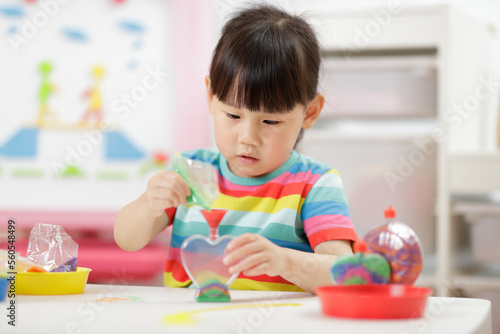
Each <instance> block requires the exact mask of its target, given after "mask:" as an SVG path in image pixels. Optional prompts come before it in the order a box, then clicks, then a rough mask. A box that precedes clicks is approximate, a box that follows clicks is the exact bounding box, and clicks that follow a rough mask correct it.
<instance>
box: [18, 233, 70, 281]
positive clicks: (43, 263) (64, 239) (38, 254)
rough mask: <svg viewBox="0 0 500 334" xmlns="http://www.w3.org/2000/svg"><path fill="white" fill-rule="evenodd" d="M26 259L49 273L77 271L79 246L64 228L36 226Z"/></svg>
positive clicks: (31, 236) (31, 235)
mask: <svg viewBox="0 0 500 334" xmlns="http://www.w3.org/2000/svg"><path fill="white" fill-rule="evenodd" d="M26 257H27V258H28V259H30V260H31V261H33V262H34V263H36V264H37V265H39V266H40V267H42V268H43V269H45V270H47V271H52V272H66V271H76V262H77V259H78V244H77V243H76V242H75V241H74V240H73V239H72V238H71V237H70V236H69V235H68V234H67V233H66V232H65V231H64V229H63V228H62V226H59V225H51V224H36V225H35V226H34V227H33V229H32V230H31V234H30V239H29V243H28V251H27V252H26Z"/></svg>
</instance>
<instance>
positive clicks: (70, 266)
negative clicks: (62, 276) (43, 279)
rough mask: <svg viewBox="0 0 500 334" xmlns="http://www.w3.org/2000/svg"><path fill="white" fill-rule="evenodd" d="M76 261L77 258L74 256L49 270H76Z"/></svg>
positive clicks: (55, 271)
mask: <svg viewBox="0 0 500 334" xmlns="http://www.w3.org/2000/svg"><path fill="white" fill-rule="evenodd" d="M76 261H77V258H76V257H74V258H72V259H71V260H68V261H66V262H64V263H63V264H61V265H60V266H59V267H57V268H55V269H52V270H51V271H50V272H54V273H57V272H68V271H76Z"/></svg>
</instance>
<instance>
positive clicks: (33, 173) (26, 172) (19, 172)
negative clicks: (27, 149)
mask: <svg viewBox="0 0 500 334" xmlns="http://www.w3.org/2000/svg"><path fill="white" fill-rule="evenodd" d="M12 176H14V177H35V178H41V177H43V169H25V168H16V169H14V170H12Z"/></svg>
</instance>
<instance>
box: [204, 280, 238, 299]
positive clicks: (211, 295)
mask: <svg viewBox="0 0 500 334" xmlns="http://www.w3.org/2000/svg"><path fill="white" fill-rule="evenodd" d="M230 299H231V298H230V296H229V290H228V289H227V286H226V285H225V284H222V283H221V282H219V281H218V280H216V279H211V280H208V281H207V282H205V283H204V284H203V285H202V286H200V287H199V288H198V290H197V294H196V301H198V302H228V301H229V300H230Z"/></svg>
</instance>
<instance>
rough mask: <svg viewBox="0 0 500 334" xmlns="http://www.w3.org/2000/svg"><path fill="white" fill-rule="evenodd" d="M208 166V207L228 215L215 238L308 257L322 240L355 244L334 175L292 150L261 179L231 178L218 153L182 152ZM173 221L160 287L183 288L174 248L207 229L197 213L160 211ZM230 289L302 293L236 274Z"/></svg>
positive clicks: (283, 283) (276, 280)
mask: <svg viewBox="0 0 500 334" xmlns="http://www.w3.org/2000/svg"><path fill="white" fill-rule="evenodd" d="M181 154H182V155H183V156H184V157H186V158H189V159H196V160H201V161H204V162H207V163H210V164H212V165H213V166H215V167H216V169H217V170H218V176H219V187H220V192H221V194H220V196H219V198H218V199H217V200H215V202H214V204H213V205H212V208H214V209H225V210H227V213H226V215H225V216H224V219H223V220H222V222H221V225H220V226H219V234H220V235H221V236H222V235H225V234H229V235H233V236H238V235H241V234H243V233H257V234H260V235H262V236H264V237H266V238H268V239H269V240H271V241H272V242H274V243H275V244H276V245H278V246H281V247H288V248H292V249H296V250H300V251H304V252H312V251H313V249H314V247H315V246H316V245H318V244H320V243H322V242H324V241H328V240H336V239H344V240H356V239H357V235H356V232H355V230H354V225H353V223H352V222H351V218H350V216H349V215H350V214H349V207H348V205H347V201H346V196H345V193H344V189H343V187H342V180H341V179H340V176H339V174H338V172H337V171H336V170H335V169H332V168H331V167H328V166H327V165H325V164H322V163H319V162H317V161H314V160H312V159H311V158H308V157H306V156H304V155H301V154H300V153H297V152H296V151H292V153H291V155H290V158H289V159H288V160H287V161H286V163H285V164H284V165H283V166H281V167H280V168H279V169H277V170H276V171H274V172H272V173H270V174H268V175H266V176H263V177H260V178H243V177H239V176H236V175H234V174H233V173H232V172H231V171H230V170H229V168H228V166H227V161H226V159H225V158H224V157H223V156H222V154H220V152H218V151H217V150H210V149H200V150H193V151H186V152H182V153H181ZM165 211H166V212H167V215H168V217H169V222H172V221H173V228H172V238H171V241H170V247H169V250H168V255H167V263H166V266H165V276H164V281H165V285H167V286H171V287H187V286H189V285H191V280H190V279H189V277H188V275H187V274H186V272H185V271H184V268H183V267H182V264H181V258H180V252H179V248H180V246H181V244H182V242H183V241H184V239H186V238H187V237H189V236H191V235H193V234H202V235H207V236H208V233H209V227H208V224H207V223H206V221H205V219H204V218H203V216H202V214H201V212H200V211H199V210H198V209H195V208H190V207H187V206H183V205H181V206H179V207H178V208H177V209H175V208H171V209H167V210H165ZM230 288H231V289H244V290H281V291H303V290H302V289H301V288H299V287H297V286H296V285H294V284H292V283H290V282H289V281H287V280H285V279H283V278H282V277H280V276H275V277H270V276H267V275H261V276H252V277H246V276H245V275H243V273H241V274H240V275H239V276H238V278H237V279H236V280H235V281H234V283H233V284H232V285H231V286H230Z"/></svg>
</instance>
